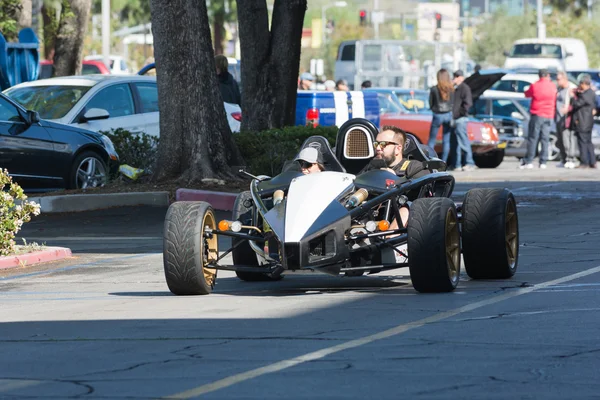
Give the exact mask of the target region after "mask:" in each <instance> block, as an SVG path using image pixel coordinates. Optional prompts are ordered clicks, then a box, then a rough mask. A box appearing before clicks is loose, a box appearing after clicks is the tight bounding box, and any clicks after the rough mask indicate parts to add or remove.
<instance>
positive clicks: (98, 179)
mask: <svg viewBox="0 0 600 400" xmlns="http://www.w3.org/2000/svg"><path fill="white" fill-rule="evenodd" d="M86 162H95V163H97V164H96V167H97V168H94V169H96V170H98V171H103V173H102V174H101V173H98V174H96V173H94V174H93V177H90V178H89V185H82V183H81V181H82V180H84V178H82V177H80V179H78V173H77V172H78V171H79V169H80V167H82V163H83V164H85V163H86ZM83 167H85V165H83ZM108 175H109V170H108V166H107V165H106V161H105V160H103V159H102V157H101V156H100V155H99V154H98V153H95V152H93V151H84V152H83V153H81V154H78V155H77V156H76V157H75V160H73V164H72V165H71V173H70V174H69V182H68V188H69V189H85V188H88V187H100V186H104V185H105V184H106V183H107V182H108Z"/></svg>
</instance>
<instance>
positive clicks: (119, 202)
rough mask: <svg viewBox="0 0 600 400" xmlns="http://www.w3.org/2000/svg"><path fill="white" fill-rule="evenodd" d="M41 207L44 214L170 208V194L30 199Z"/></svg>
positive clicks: (77, 195) (153, 193)
mask: <svg viewBox="0 0 600 400" xmlns="http://www.w3.org/2000/svg"><path fill="white" fill-rule="evenodd" d="M28 200H30V201H35V202H36V203H39V204H40V205H41V211H42V213H61V212H77V211H90V210H101V209H104V208H111V207H125V206H164V207H167V206H169V192H135V193H108V194H68V195H62V196H44V197H29V198H28Z"/></svg>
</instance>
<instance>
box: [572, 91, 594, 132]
mask: <svg viewBox="0 0 600 400" xmlns="http://www.w3.org/2000/svg"><path fill="white" fill-rule="evenodd" d="M571 106H572V107H573V108H572V112H573V120H572V121H571V129H573V130H575V131H577V132H591V131H592V128H593V127H594V114H593V111H594V108H595V107H596V94H595V93H594V91H593V90H592V89H588V90H586V91H585V92H583V93H578V94H577V97H575V98H574V99H573V101H571Z"/></svg>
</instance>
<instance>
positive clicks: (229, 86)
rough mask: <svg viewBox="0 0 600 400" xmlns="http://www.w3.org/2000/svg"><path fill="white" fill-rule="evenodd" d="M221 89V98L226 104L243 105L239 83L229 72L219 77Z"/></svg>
mask: <svg viewBox="0 0 600 400" xmlns="http://www.w3.org/2000/svg"><path fill="white" fill-rule="evenodd" d="M218 78H219V89H221V97H223V101H224V102H225V103H232V104H237V105H239V106H241V105H242V99H241V96H240V89H239V87H238V84H237V82H236V81H235V79H233V75H231V74H230V73H229V72H226V73H224V74H220V75H218Z"/></svg>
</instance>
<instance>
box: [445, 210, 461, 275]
mask: <svg viewBox="0 0 600 400" xmlns="http://www.w3.org/2000/svg"><path fill="white" fill-rule="evenodd" d="M457 225H458V221H457V219H456V214H455V213H454V212H453V211H452V209H448V212H447V213H446V262H447V264H448V275H449V277H450V279H451V280H452V282H455V281H456V280H457V279H458V277H459V275H460V233H459V232H458V229H457Z"/></svg>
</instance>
